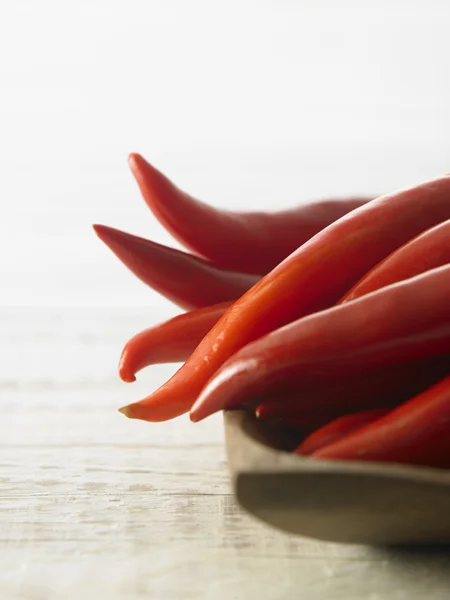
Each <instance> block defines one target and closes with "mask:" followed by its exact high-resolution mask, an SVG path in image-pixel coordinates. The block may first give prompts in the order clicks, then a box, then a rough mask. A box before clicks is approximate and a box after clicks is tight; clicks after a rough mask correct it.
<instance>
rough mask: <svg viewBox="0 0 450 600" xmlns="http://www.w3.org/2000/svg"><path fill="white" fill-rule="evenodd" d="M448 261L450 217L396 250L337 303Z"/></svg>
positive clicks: (449, 255)
mask: <svg viewBox="0 0 450 600" xmlns="http://www.w3.org/2000/svg"><path fill="white" fill-rule="evenodd" d="M448 263H450V220H449V221H445V222H444V223H440V224H439V225H436V227H432V228H431V229H428V231H425V232H424V233H422V234H420V235H419V236H417V237H416V238H414V239H412V240H411V241H409V242H407V243H406V244H405V245H404V246H402V247H401V248H399V249H398V250H395V252H393V253H392V254H390V255H389V256H388V257H387V258H385V259H384V260H383V261H381V262H380V263H379V264H378V265H376V266H375V267H374V268H373V269H372V270H371V271H369V273H367V275H364V277H363V278H362V279H361V280H360V281H359V282H358V283H357V284H356V285H355V286H353V288H352V289H351V290H350V291H349V292H347V294H345V296H344V297H343V298H342V300H340V302H339V304H341V303H343V302H349V301H350V300H355V299H356V298H360V297H361V296H364V295H365V294H369V293H370V292H373V291H375V290H378V289H380V288H382V287H384V286H386V285H389V284H391V283H395V282H396V281H402V280H403V279H408V278H409V277H414V275H419V274H420V273H424V272H425V271H429V270H430V269H434V268H436V267H440V266H441V265H445V264H448Z"/></svg>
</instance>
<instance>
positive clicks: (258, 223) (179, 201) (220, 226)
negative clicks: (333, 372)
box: [129, 154, 371, 274]
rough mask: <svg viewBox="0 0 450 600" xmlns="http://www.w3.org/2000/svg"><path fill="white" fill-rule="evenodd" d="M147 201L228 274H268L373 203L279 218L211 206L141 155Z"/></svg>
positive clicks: (138, 167)
mask: <svg viewBox="0 0 450 600" xmlns="http://www.w3.org/2000/svg"><path fill="white" fill-rule="evenodd" d="M129 164H130V167H131V170H132V172H133V174H134V176H135V178H136V181H137V183H138V185H139V188H140V190H141V193H142V196H143V197H144V200H145V202H146V203H147V205H148V206H149V207H150V209H151V210H152V212H153V213H154V215H155V216H156V218H157V219H158V221H160V223H161V224H162V225H163V226H164V227H165V228H166V229H167V230H168V231H170V233H171V234H172V235H173V237H174V238H175V239H177V240H178V241H179V242H181V243H182V244H183V245H184V246H185V247H186V248H188V249H189V250H191V251H193V252H195V253H196V254H200V255H202V256H205V257H206V258H208V259H209V260H212V261H213V262H214V263H216V264H218V265H221V266H222V267H225V268H227V269H233V270H236V271H243V272H247V273H260V274H265V273H268V272H269V271H270V270H272V269H273V268H274V267H275V266H276V265H277V264H278V263H280V262H281V261H282V260H284V259H285V258H286V257H287V256H289V254H291V253H292V252H294V250H297V248H298V247H299V246H301V245H302V244H304V243H305V242H306V241H307V240H309V239H310V238H311V237H312V236H313V235H315V234H316V233H318V232H319V231H321V230H322V229H324V228H325V227H327V226H328V225H329V224H330V223H332V222H333V221H336V220H337V219H339V218H340V217H342V216H343V215H345V214H347V213H348V212H350V211H352V210H354V209H355V208H358V207H359V206H362V205H363V204H365V203H367V202H368V201H369V200H371V198H363V197H356V198H348V199H336V200H323V201H320V202H312V203H309V204H304V205H301V206H297V207H295V208H291V209H288V210H283V211H279V212H275V213H264V212H232V211H228V210H220V209H218V208H213V207H212V206H208V205H207V204H204V203H203V202H201V201H199V200H196V199H194V198H192V196H189V195H188V194H186V193H185V192H182V191H181V190H180V189H179V188H177V187H176V186H175V185H174V184H173V183H172V182H171V181H169V179H167V177H165V176H164V175H163V174H162V173H160V172H159V171H158V170H157V169H155V168H154V167H153V166H152V165H150V164H149V163H148V162H147V161H146V160H144V159H143V158H142V156H140V155H139V154H131V155H130V157H129Z"/></svg>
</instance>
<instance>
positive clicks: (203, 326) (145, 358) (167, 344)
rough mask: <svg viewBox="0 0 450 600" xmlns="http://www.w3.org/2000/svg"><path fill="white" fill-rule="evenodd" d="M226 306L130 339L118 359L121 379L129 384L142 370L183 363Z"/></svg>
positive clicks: (191, 314) (186, 315) (183, 317)
mask: <svg viewBox="0 0 450 600" xmlns="http://www.w3.org/2000/svg"><path fill="white" fill-rule="evenodd" d="M229 306H230V302H222V303H221V304H214V305H213V306H206V307H205V308H197V309H196V310H192V311H190V312H188V313H183V314H181V315H177V316H176V317H174V318H173V319H169V320H168V321H164V323H160V324H159V325H155V326H154V327H149V328H148V329H145V330H144V331H141V332H140V333H138V334H136V335H135V336H133V337H132V338H131V340H130V341H129V342H127V344H126V345H125V348H124V349H123V351H122V355H121V357H120V363H119V375H120V377H121V379H122V380H123V381H127V382H133V381H135V380H136V373H137V372H138V371H140V370H141V369H143V368H144V367H147V366H149V365H154V364H158V363H171V362H182V361H185V360H186V359H187V358H188V357H189V356H190V355H191V354H192V352H193V351H194V350H195V348H196V346H198V344H199V343H200V342H201V340H202V339H203V338H204V337H205V335H206V334H207V333H208V331H209V330H210V329H211V328H212V327H214V325H215V324H216V323H217V321H218V320H219V319H220V317H221V316H222V315H223V313H224V312H225V311H226V310H227V308H229Z"/></svg>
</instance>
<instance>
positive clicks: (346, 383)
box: [256, 355, 450, 424]
mask: <svg viewBox="0 0 450 600" xmlns="http://www.w3.org/2000/svg"><path fill="white" fill-rule="evenodd" d="M449 372H450V356H448V355H444V356H442V357H441V356H439V357H435V356H433V357H432V358H429V359H426V360H415V361H408V362H405V363H402V364H396V365H389V366H382V367H381V368H380V367H378V368H374V369H372V370H370V371H369V372H364V373H362V374H356V375H354V376H352V377H347V376H346V374H345V373H343V374H342V376H338V377H334V378H332V379H329V378H328V377H324V380H323V382H320V381H319V382H316V383H315V384H313V385H312V386H310V387H309V388H305V389H302V391H301V392H296V393H290V394H289V393H288V394H284V395H279V396H271V397H270V398H268V399H266V400H264V401H263V402H262V403H261V404H260V405H259V406H258V407H257V409H256V415H257V416H258V417H259V418H261V419H281V420H283V421H284V420H285V419H287V418H303V417H305V416H306V417H308V416H309V415H319V416H320V417H321V419H322V420H321V423H322V424H324V423H326V422H327V421H331V420H332V419H334V418H337V417H340V416H342V415H343V414H345V413H350V412H355V411H357V410H362V409H372V408H379V407H392V406H395V405H397V404H400V402H403V401H405V400H408V399H409V398H411V397H412V396H415V395H416V394H418V393H419V392H422V391H423V390H425V389H426V388H428V387H430V385H433V384H434V383H436V382H437V381H439V379H442V377H444V376H445V375H447V373H449ZM319 424H320V422H319Z"/></svg>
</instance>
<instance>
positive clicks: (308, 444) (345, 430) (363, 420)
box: [294, 408, 392, 455]
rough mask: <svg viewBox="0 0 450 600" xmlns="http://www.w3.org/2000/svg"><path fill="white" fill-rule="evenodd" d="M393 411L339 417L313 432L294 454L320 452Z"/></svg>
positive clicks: (373, 410)
mask: <svg viewBox="0 0 450 600" xmlns="http://www.w3.org/2000/svg"><path fill="white" fill-rule="evenodd" d="M391 410H392V409H389V408H373V409H372V410H362V411H360V412H357V413H352V414H350V415H344V416H342V417H339V418H338V419H335V420H334V421H331V423H327V424H326V425H323V427H320V429H316V431H313V432H312V433H311V434H310V435H309V436H308V437H307V438H306V439H304V440H303V442H302V443H301V444H300V446H298V448H296V449H295V450H294V453H295V454H303V455H307V454H312V453H313V452H316V451H317V450H319V448H323V447H324V446H327V445H328V444H331V443H333V442H335V441H336V440H338V439H340V438H342V437H344V436H346V435H348V434H350V433H352V432H353V431H356V430H357V429H360V428H361V427H364V425H368V424H369V423H372V422H373V421H375V419H379V418H380V417H384V415H386V414H387V413H389V412H390V411H391Z"/></svg>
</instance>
